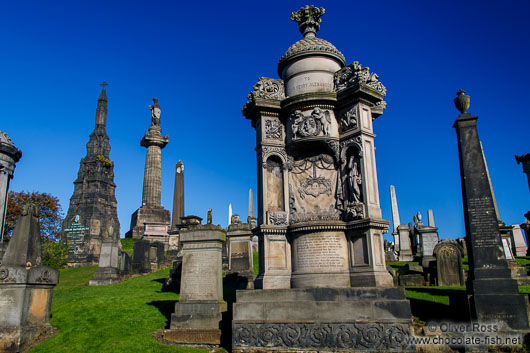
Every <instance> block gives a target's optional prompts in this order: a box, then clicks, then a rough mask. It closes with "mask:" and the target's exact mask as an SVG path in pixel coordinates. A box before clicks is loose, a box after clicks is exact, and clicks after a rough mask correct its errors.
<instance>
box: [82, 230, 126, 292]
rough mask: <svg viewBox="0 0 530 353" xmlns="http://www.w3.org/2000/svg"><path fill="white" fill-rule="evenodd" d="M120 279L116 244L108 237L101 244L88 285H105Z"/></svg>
mask: <svg viewBox="0 0 530 353" xmlns="http://www.w3.org/2000/svg"><path fill="white" fill-rule="evenodd" d="M119 281H120V272H119V270H118V244H117V243H116V242H115V241H114V240H113V239H110V238H107V239H104V240H103V244H101V253H100V255H99V264H98V268H97V270H96V272H94V277H93V278H92V279H91V280H90V282H88V285H90V286H106V285H109V284H113V283H117V282H119Z"/></svg>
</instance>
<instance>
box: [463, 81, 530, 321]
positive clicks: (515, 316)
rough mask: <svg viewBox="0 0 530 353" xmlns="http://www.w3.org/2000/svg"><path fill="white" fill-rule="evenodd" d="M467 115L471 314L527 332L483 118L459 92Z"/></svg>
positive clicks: (465, 165) (465, 194) (523, 302)
mask: <svg viewBox="0 0 530 353" xmlns="http://www.w3.org/2000/svg"><path fill="white" fill-rule="evenodd" d="M455 104H456V106H457V108H458V110H460V112H461V114H460V116H459V117H458V119H456V121H455V124H454V127H455V128H456V134H457V138H458V152H459V157H460V174H461V182H462V194H463V201H464V216H465V217H464V219H465V225H466V241H467V242H468V257H469V275H468V281H467V287H468V291H469V292H470V293H471V297H470V304H471V314H472V317H473V319H474V320H476V321H478V322H479V323H492V322H495V323H497V324H498V325H499V326H501V327H500V329H501V330H503V329H514V330H527V329H528V315H527V310H525V308H526V307H527V305H528V299H527V297H526V296H525V295H520V294H519V289H518V287H517V281H515V280H513V279H511V278H510V270H509V269H508V265H507V262H506V258H505V257H504V253H503V250H502V249H503V246H502V242H501V236H500V231H499V224H498V218H497V215H496V212H495V206H494V201H493V195H492V192H491V187H490V182H489V180H488V177H487V171H486V165H485V163H484V159H483V158H481V157H482V148H481V146H480V140H479V137H478V131H477V119H478V117H476V116H473V115H471V114H468V113H467V109H468V108H469V96H467V95H466V94H465V92H464V91H463V90H460V91H459V92H458V97H457V98H455Z"/></svg>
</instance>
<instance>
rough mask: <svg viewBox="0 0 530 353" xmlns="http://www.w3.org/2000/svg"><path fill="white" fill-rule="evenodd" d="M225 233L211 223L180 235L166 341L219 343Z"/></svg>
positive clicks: (222, 306) (223, 310)
mask: <svg viewBox="0 0 530 353" xmlns="http://www.w3.org/2000/svg"><path fill="white" fill-rule="evenodd" d="M225 239H226V233H225V231H224V230H223V229H222V228H221V227H219V226H214V225H212V224H206V225H197V226H195V227H192V228H191V229H189V230H186V231H183V232H181V238H180V241H181V243H182V253H183V256H182V269H181V271H182V277H181V282H180V287H181V288H180V301H179V302H178V303H177V304H175V312H174V313H173V314H172V315H171V325H170V329H169V330H165V331H164V338H165V339H166V340H168V341H173V342H178V343H188V344H211V345H218V344H220V343H221V330H220V329H219V322H220V321H221V314H222V313H223V312H225V311H226V309H227V306H226V302H225V301H223V280H222V275H221V274H222V272H221V244H222V243H223V242H224V241H225Z"/></svg>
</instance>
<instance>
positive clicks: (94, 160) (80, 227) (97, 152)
mask: <svg viewBox="0 0 530 353" xmlns="http://www.w3.org/2000/svg"><path fill="white" fill-rule="evenodd" d="M107 85H108V84H107V83H106V82H103V83H102V84H101V86H102V87H103V88H102V90H101V93H100V95H99V98H98V104H97V108H96V124H95V128H94V131H93V132H92V133H91V134H90V138H89V141H88V143H87V145H86V149H87V155H86V157H85V158H83V159H81V163H80V167H79V172H78V174H77V179H76V180H75V181H74V193H73V195H72V197H71V198H70V207H69V208H68V213H67V215H66V218H65V219H64V222H63V240H66V241H67V243H68V266H70V267H78V266H89V265H96V264H98V262H99V255H100V250H101V244H102V242H103V240H104V239H107V238H111V239H112V240H113V241H115V242H116V243H117V244H118V245H119V238H120V222H119V220H118V212H117V201H116V196H115V189H116V184H114V162H112V161H111V160H110V159H109V154H110V143H109V137H108V135H107V131H106V126H107V93H106V91H105V86H107Z"/></svg>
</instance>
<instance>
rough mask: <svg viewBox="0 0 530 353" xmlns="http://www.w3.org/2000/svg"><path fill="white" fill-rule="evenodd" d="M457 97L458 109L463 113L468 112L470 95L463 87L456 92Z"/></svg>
mask: <svg viewBox="0 0 530 353" xmlns="http://www.w3.org/2000/svg"><path fill="white" fill-rule="evenodd" d="M456 95H457V97H456V98H455V105H456V109H458V110H459V111H460V113H462V114H467V110H468V109H469V102H470V97H469V96H468V95H467V94H466V91H464V90H463V89H462V88H460V90H459V91H458V92H457V93H456Z"/></svg>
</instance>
